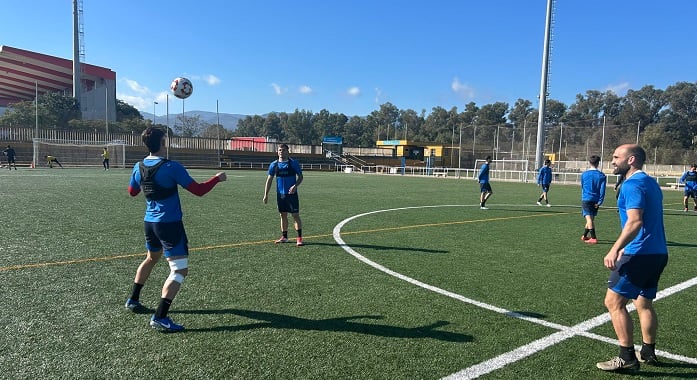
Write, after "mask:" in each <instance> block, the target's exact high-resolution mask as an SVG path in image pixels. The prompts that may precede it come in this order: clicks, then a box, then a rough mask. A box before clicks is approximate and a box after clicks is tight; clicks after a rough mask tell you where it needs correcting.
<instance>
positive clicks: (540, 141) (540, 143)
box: [535, 0, 554, 168]
mask: <svg viewBox="0 0 697 380" xmlns="http://www.w3.org/2000/svg"><path fill="white" fill-rule="evenodd" d="M553 1H554V0H547V17H546V20H545V41H544V48H543V52H542V78H541V80H540V95H539V98H540V109H539V114H538V116H537V147H536V149H535V168H540V167H542V155H543V148H544V140H545V130H544V126H545V107H546V105H547V76H548V74H549V42H550V34H551V29H552V3H553Z"/></svg>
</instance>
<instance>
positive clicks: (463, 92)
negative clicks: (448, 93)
mask: <svg viewBox="0 0 697 380" xmlns="http://www.w3.org/2000/svg"><path fill="white" fill-rule="evenodd" d="M450 88H451V89H452V90H453V92H454V93H456V94H457V95H458V96H460V97H461V98H463V99H468V100H469V99H474V88H472V87H470V86H469V85H468V84H466V83H461V82H460V79H459V78H458V77H455V78H453V81H452V83H450Z"/></svg>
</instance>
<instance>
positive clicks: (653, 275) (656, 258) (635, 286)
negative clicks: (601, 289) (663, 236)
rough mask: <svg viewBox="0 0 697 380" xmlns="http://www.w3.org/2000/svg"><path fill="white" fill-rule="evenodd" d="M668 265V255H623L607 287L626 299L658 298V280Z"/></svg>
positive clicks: (611, 274)
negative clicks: (640, 297)
mask: <svg viewBox="0 0 697 380" xmlns="http://www.w3.org/2000/svg"><path fill="white" fill-rule="evenodd" d="M666 264H668V255H667V254H656V255H623V256H622V258H621V259H620V260H619V261H618V262H617V267H616V269H615V270H614V271H612V273H610V278H609V279H608V280H607V287H608V288H609V289H611V290H612V291H614V292H615V293H617V294H620V295H622V296H623V297H625V298H629V299H636V298H637V297H638V296H640V295H641V296H643V297H645V298H648V299H654V298H656V291H657V289H658V280H659V279H660V278H661V273H663V269H664V268H665V267H666Z"/></svg>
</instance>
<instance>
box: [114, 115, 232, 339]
mask: <svg viewBox="0 0 697 380" xmlns="http://www.w3.org/2000/svg"><path fill="white" fill-rule="evenodd" d="M142 139H143V143H145V145H146V146H147V147H148V150H149V151H150V155H148V156H147V157H145V158H144V159H143V161H141V162H138V163H136V164H135V166H134V167H133V172H132V173H131V180H130V183H129V185H128V193H129V194H130V195H131V196H134V197H135V196H136V195H138V193H140V192H141V190H142V191H143V194H144V195H145V199H146V201H145V204H146V207H145V218H144V224H145V247H146V248H147V250H148V252H147V256H146V257H145V260H143V262H142V263H141V264H140V266H138V270H137V271H136V275H135V279H134V281H133V288H132V292H131V296H130V297H129V298H128V300H127V301H126V308H128V309H130V310H132V311H134V312H140V311H142V310H144V309H145V308H144V307H143V305H142V304H141V303H140V291H141V289H142V288H143V286H144V285H145V282H146V281H147V280H148V277H149V276H150V273H151V272H152V270H153V267H154V266H155V264H156V263H157V262H158V260H160V258H161V257H162V255H163V253H164V257H165V259H166V260H167V264H168V265H169V268H170V273H169V276H168V277H167V280H166V281H165V283H164V285H163V287H162V298H161V299H160V303H159V305H158V307H157V311H155V314H153V316H152V317H151V318H150V326H151V327H152V328H154V329H158V330H162V331H165V332H176V331H181V330H184V326H182V325H178V324H176V323H174V322H173V321H172V319H171V318H169V317H168V316H167V313H168V312H169V308H170V305H171V304H172V300H174V297H175V296H176V295H177V292H179V288H180V287H181V285H182V283H183V282H184V278H185V277H186V275H187V274H188V271H189V270H188V266H189V261H188V257H189V247H188V239H187V237H186V231H185V230H184V224H183V223H182V208H181V203H180V201H179V193H178V192H177V188H178V186H181V187H183V188H184V189H186V190H187V191H189V192H190V193H192V194H194V195H197V196H203V195H205V194H206V193H208V192H209V191H211V190H212V189H213V187H215V185H217V184H218V183H219V182H223V181H225V180H226V179H227V176H226V175H225V173H224V172H219V173H217V174H216V175H214V176H213V177H211V178H210V179H208V180H207V181H205V182H203V183H198V182H196V181H195V180H194V179H193V178H191V176H190V175H189V173H188V172H187V170H186V169H185V168H184V166H182V165H181V164H180V163H178V162H176V161H170V160H167V159H165V158H163V156H162V155H163V153H164V151H163V149H164V147H165V132H164V131H163V130H162V129H159V128H153V127H149V128H147V129H146V130H145V131H143V135H142Z"/></svg>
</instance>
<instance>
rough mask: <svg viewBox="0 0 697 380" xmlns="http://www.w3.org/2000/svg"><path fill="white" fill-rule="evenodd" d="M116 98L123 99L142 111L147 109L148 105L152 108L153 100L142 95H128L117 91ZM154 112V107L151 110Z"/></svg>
mask: <svg viewBox="0 0 697 380" xmlns="http://www.w3.org/2000/svg"><path fill="white" fill-rule="evenodd" d="M116 99H119V100H122V101H124V102H126V103H128V104H130V105H132V106H133V107H135V108H136V109H137V110H140V111H146V110H147V109H148V107H151V108H152V101H149V100H145V98H143V97H142V96H136V95H127V94H121V93H118V92H117V93H116ZM150 112H152V109H151V110H150Z"/></svg>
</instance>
